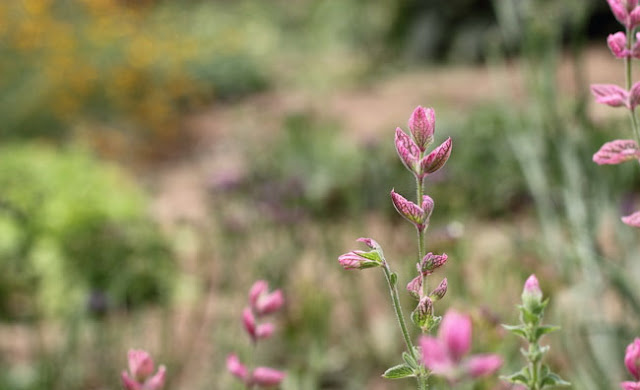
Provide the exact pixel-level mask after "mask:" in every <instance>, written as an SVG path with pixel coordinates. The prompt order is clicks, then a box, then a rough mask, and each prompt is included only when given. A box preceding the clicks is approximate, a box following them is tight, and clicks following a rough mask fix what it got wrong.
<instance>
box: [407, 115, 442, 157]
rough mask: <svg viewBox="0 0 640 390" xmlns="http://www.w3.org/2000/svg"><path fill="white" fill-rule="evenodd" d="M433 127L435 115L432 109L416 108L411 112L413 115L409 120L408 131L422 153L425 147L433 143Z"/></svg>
mask: <svg viewBox="0 0 640 390" xmlns="http://www.w3.org/2000/svg"><path fill="white" fill-rule="evenodd" d="M435 126H436V113H435V111H433V108H424V107H421V106H418V107H416V109H415V110H413V114H411V117H410V118H409V130H411V134H412V135H413V139H414V140H415V141H416V145H417V146H418V148H419V149H420V151H422V152H424V151H425V149H426V148H427V146H429V144H431V143H432V142H433V133H434V131H435Z"/></svg>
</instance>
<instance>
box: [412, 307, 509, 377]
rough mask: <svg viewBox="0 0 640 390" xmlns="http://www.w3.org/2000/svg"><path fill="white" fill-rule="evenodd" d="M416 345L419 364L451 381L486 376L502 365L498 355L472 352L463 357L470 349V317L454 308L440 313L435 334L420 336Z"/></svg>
mask: <svg viewBox="0 0 640 390" xmlns="http://www.w3.org/2000/svg"><path fill="white" fill-rule="evenodd" d="M420 347H421V349H422V363H423V364H424V365H425V366H426V367H427V368H428V369H430V370H431V372H432V373H434V374H435V375H440V376H444V377H445V378H447V379H448V380H449V381H451V382H455V381H457V380H459V379H461V378H463V377H471V378H476V377H479V376H484V375H489V374H492V373H493V372H495V371H496V370H497V369H498V368H500V366H501V365H502V358H500V356H498V355H472V356H471V357H469V358H467V359H463V358H464V356H465V355H466V354H467V353H468V352H469V349H470V348H471V319H470V318H469V317H468V316H466V315H464V314H460V313H458V312H456V311H454V310H449V311H448V312H447V313H446V314H445V315H444V319H443V320H442V323H441V324H440V329H439V331H438V337H432V336H422V337H421V338H420Z"/></svg>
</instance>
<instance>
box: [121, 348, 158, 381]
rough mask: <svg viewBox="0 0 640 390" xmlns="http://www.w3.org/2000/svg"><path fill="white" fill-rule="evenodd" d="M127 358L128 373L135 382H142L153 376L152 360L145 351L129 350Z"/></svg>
mask: <svg viewBox="0 0 640 390" xmlns="http://www.w3.org/2000/svg"><path fill="white" fill-rule="evenodd" d="M127 357H128V360H129V372H130V373H131V375H133V377H134V378H135V379H136V380H137V381H140V382H143V381H144V380H145V379H147V378H148V377H149V376H150V375H151V374H153V360H152V359H151V356H150V355H149V353H148V352H147V351H143V350H141V349H130V350H129V353H128V354H127Z"/></svg>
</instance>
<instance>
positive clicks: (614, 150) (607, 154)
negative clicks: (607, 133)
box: [593, 139, 640, 165]
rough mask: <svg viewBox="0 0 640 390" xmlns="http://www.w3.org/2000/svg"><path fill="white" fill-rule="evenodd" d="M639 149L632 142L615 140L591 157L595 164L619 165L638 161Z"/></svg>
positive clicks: (634, 142) (639, 157)
mask: <svg viewBox="0 0 640 390" xmlns="http://www.w3.org/2000/svg"><path fill="white" fill-rule="evenodd" d="M639 159H640V149H639V148H638V144H637V143H636V141H634V140H630V139H617V140H614V141H611V142H607V143H605V144H604V145H602V147H601V148H600V150H598V151H597V152H596V154H594V155H593V161H594V162H595V163H596V164H599V165H604V164H620V163H623V162H626V161H631V160H639Z"/></svg>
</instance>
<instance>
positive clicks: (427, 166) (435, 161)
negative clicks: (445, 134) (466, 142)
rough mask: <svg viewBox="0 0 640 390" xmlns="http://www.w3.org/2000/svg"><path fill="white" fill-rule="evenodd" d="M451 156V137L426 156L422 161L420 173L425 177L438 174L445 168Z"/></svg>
mask: <svg viewBox="0 0 640 390" xmlns="http://www.w3.org/2000/svg"><path fill="white" fill-rule="evenodd" d="M450 156H451V137H449V138H447V140H446V141H444V142H443V143H442V144H440V146H438V147H437V148H435V149H434V150H433V151H432V152H431V153H429V154H428V155H426V156H425V157H423V158H422V160H421V161H420V172H421V174H422V175H423V176H426V175H429V174H431V173H434V172H436V171H437V170H439V169H440V168H442V167H443V166H444V164H445V163H446V162H447V161H448V160H449V157H450Z"/></svg>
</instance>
